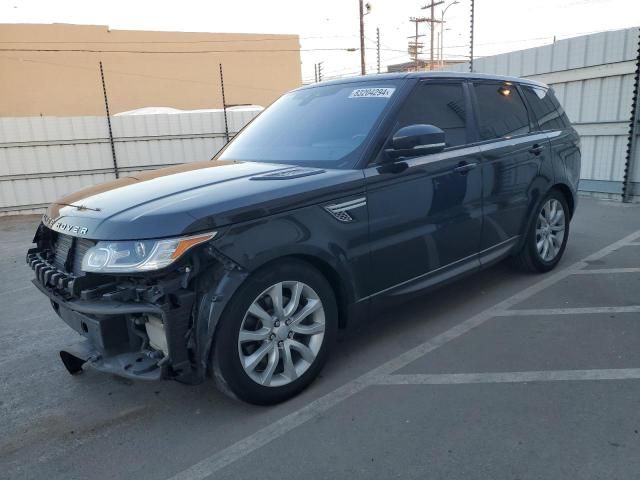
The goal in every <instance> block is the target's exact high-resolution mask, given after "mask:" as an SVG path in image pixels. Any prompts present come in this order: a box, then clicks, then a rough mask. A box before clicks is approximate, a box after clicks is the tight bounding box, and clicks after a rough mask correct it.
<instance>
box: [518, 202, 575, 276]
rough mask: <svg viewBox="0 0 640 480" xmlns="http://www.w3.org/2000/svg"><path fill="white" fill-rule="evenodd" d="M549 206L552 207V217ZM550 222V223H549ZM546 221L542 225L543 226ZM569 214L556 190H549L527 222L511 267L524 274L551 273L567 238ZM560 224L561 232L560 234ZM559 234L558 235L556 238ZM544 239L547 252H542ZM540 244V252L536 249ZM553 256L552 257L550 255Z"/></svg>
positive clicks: (565, 204) (543, 250)
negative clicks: (521, 243)
mask: <svg viewBox="0 0 640 480" xmlns="http://www.w3.org/2000/svg"><path fill="white" fill-rule="evenodd" d="M553 206H555V207H556V209H557V210H556V211H557V212H560V211H561V214H560V213H556V214H555V215H558V216H561V218H560V217H553V215H554V213H553ZM549 219H551V221H549ZM545 221H546V225H545ZM569 222H570V213H569V206H568V204H567V199H566V198H565V196H564V195H563V194H562V192H560V191H559V190H551V191H550V192H549V193H548V194H547V195H546V196H545V197H544V199H543V200H542V202H540V204H539V205H538V207H537V208H536V210H534V216H533V218H531V219H530V222H529V229H528V231H527V233H526V237H525V240H524V244H523V245H522V248H521V250H520V251H519V252H518V253H516V254H515V255H514V256H513V257H511V259H510V260H511V262H510V263H511V264H512V265H513V266H514V267H515V268H517V269H518V270H521V271H524V272H534V273H544V272H548V271H550V270H553V269H554V268H555V266H556V265H557V264H558V262H560V259H561V258H562V255H563V254H564V250H565V248H566V246H567V240H568V238H569ZM560 224H562V226H563V229H562V230H560ZM560 233H562V235H561V238H560V235H559V234H560ZM545 238H546V239H547V240H546V241H547V242H548V249H547V250H546V253H545V249H544V242H545ZM540 243H542V244H543V247H542V251H541V249H540V248H539V245H540ZM552 253H553V254H552Z"/></svg>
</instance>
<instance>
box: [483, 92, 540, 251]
mask: <svg viewBox="0 0 640 480" xmlns="http://www.w3.org/2000/svg"><path fill="white" fill-rule="evenodd" d="M473 91H474V105H475V112H476V119H477V127H478V128H477V135H478V140H479V141H480V143H479V145H480V148H481V151H482V156H483V160H482V171H483V175H482V177H483V217H484V222H483V228H482V237H481V250H482V255H481V262H484V263H488V262H491V261H492V260H494V259H496V258H498V257H500V256H502V255H503V254H504V253H505V252H507V251H508V250H509V249H511V248H512V247H513V246H514V245H515V243H516V242H517V241H518V239H519V237H520V236H521V235H523V234H524V232H525V230H526V228H527V225H528V223H527V221H528V219H529V217H530V214H531V213H530V212H531V211H532V209H533V207H534V205H535V203H536V201H537V200H538V199H539V197H540V195H542V194H543V193H544V192H546V189H547V188H548V185H549V182H551V181H552V180H553V169H552V167H551V162H550V161H548V157H549V154H550V151H549V142H548V139H547V135H546V134H545V133H542V132H539V131H536V129H535V124H534V121H533V119H532V117H531V115H530V113H529V111H528V110H527V107H526V106H525V102H524V101H523V98H522V93H521V91H520V89H519V88H518V86H517V85H516V84H513V83H511V82H498V81H474V82H473Z"/></svg>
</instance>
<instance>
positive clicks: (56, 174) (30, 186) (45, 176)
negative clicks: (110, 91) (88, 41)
mask: <svg viewBox="0 0 640 480" xmlns="http://www.w3.org/2000/svg"><path fill="white" fill-rule="evenodd" d="M257 113H258V111H233V110H230V111H229V112H228V113H227V116H228V121H229V132H230V136H233V135H234V134H235V133H236V132H237V131H238V130H240V129H241V128H242V127H243V126H244V125H245V124H247V123H248V122H249V121H250V120H251V119H252V118H253V117H255V116H256V115H257ZM111 122H112V127H113V136H114V143H115V150H116V158H117V162H118V169H119V171H120V174H121V176H124V175H129V174H131V173H133V172H137V171H141V170H147V169H153V168H159V167H164V166H168V165H174V164H177V163H184V162H194V161H202V160H207V159H209V158H211V157H212V156H213V154H215V153H216V152H217V151H218V150H219V149H220V148H222V146H223V145H224V143H225V133H224V132H225V128H224V116H223V113H222V112H215V111H214V112H185V113H176V114H154V115H131V116H126V115H124V116H115V117H112V119H111ZM113 178H115V174H114V164H113V158H112V154H111V145H110V141H109V132H108V129H107V122H106V119H105V118H104V117H15V118H10V117H9V118H8V117H5V118H0V215H7V214H15V213H36V212H42V211H43V208H44V207H45V206H46V205H47V204H48V203H49V202H51V201H52V200H55V199H56V198H59V197H61V196H62V195H65V194H68V193H71V192H73V191H75V190H79V189H80V188H83V187H86V186H89V185H94V184H96V183H101V182H106V181H108V180H112V179H113Z"/></svg>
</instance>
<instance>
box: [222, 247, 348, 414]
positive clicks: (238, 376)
mask: <svg viewBox="0 0 640 480" xmlns="http://www.w3.org/2000/svg"><path fill="white" fill-rule="evenodd" d="M337 320H338V319H337V307H336V301H335V296H334V294H333V290H332V288H331V286H330V285H329V283H328V282H327V280H326V279H325V278H324V276H323V275H322V274H321V273H320V272H318V271H317V270H316V269H315V268H313V267H312V266H311V265H308V264H306V263H305V262H300V261H293V260H292V261H286V262H282V263H280V264H273V265H270V266H269V267H267V268H265V269H262V270H260V271H258V272H256V273H254V274H253V275H251V276H250V277H249V278H248V279H247V280H246V282H245V283H244V284H243V285H242V286H241V287H240V289H239V290H238V292H237V293H236V294H235V295H234V297H233V299H232V300H231V302H230V304H229V306H228V307H227V309H226V310H225V312H224V314H223V316H222V318H221V320H220V324H219V328H218V331H217V333H216V341H215V346H214V351H213V358H212V361H213V362H212V363H213V365H212V368H213V374H214V378H215V380H216V382H217V383H218V386H219V387H221V390H223V391H224V392H225V393H227V394H229V395H231V396H234V397H237V398H240V399H242V400H244V401H247V402H250V403H255V404H262V405H267V404H273V403H278V402H281V401H284V400H286V399H288V398H290V397H292V396H294V395H296V394H297V393H299V392H300V391H301V390H303V389H304V388H305V387H306V386H308V385H309V384H310V383H311V382H312V381H313V379H314V378H315V377H316V376H317V375H318V373H319V372H320V369H321V368H322V366H323V364H324V363H325V360H326V357H327V354H328V350H329V347H330V345H331V343H332V342H333V339H334V337H335V334H336V330H337V325H338V322H337Z"/></svg>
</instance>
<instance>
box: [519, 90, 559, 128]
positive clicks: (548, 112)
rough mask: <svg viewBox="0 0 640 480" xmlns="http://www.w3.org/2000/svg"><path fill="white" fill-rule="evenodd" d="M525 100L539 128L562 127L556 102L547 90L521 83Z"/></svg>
mask: <svg viewBox="0 0 640 480" xmlns="http://www.w3.org/2000/svg"><path fill="white" fill-rule="evenodd" d="M522 91H523V93H524V96H525V98H526V99H527V102H529V105H530V106H531V109H532V110H533V114H534V115H535V117H536V119H537V120H538V125H539V126H540V130H557V129H562V128H564V124H563V121H562V119H561V115H562V114H561V112H560V111H559V110H558V108H556V103H555V101H554V99H553V97H552V94H551V93H550V92H549V90H546V89H543V88H538V87H531V86H528V85H522Z"/></svg>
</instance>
